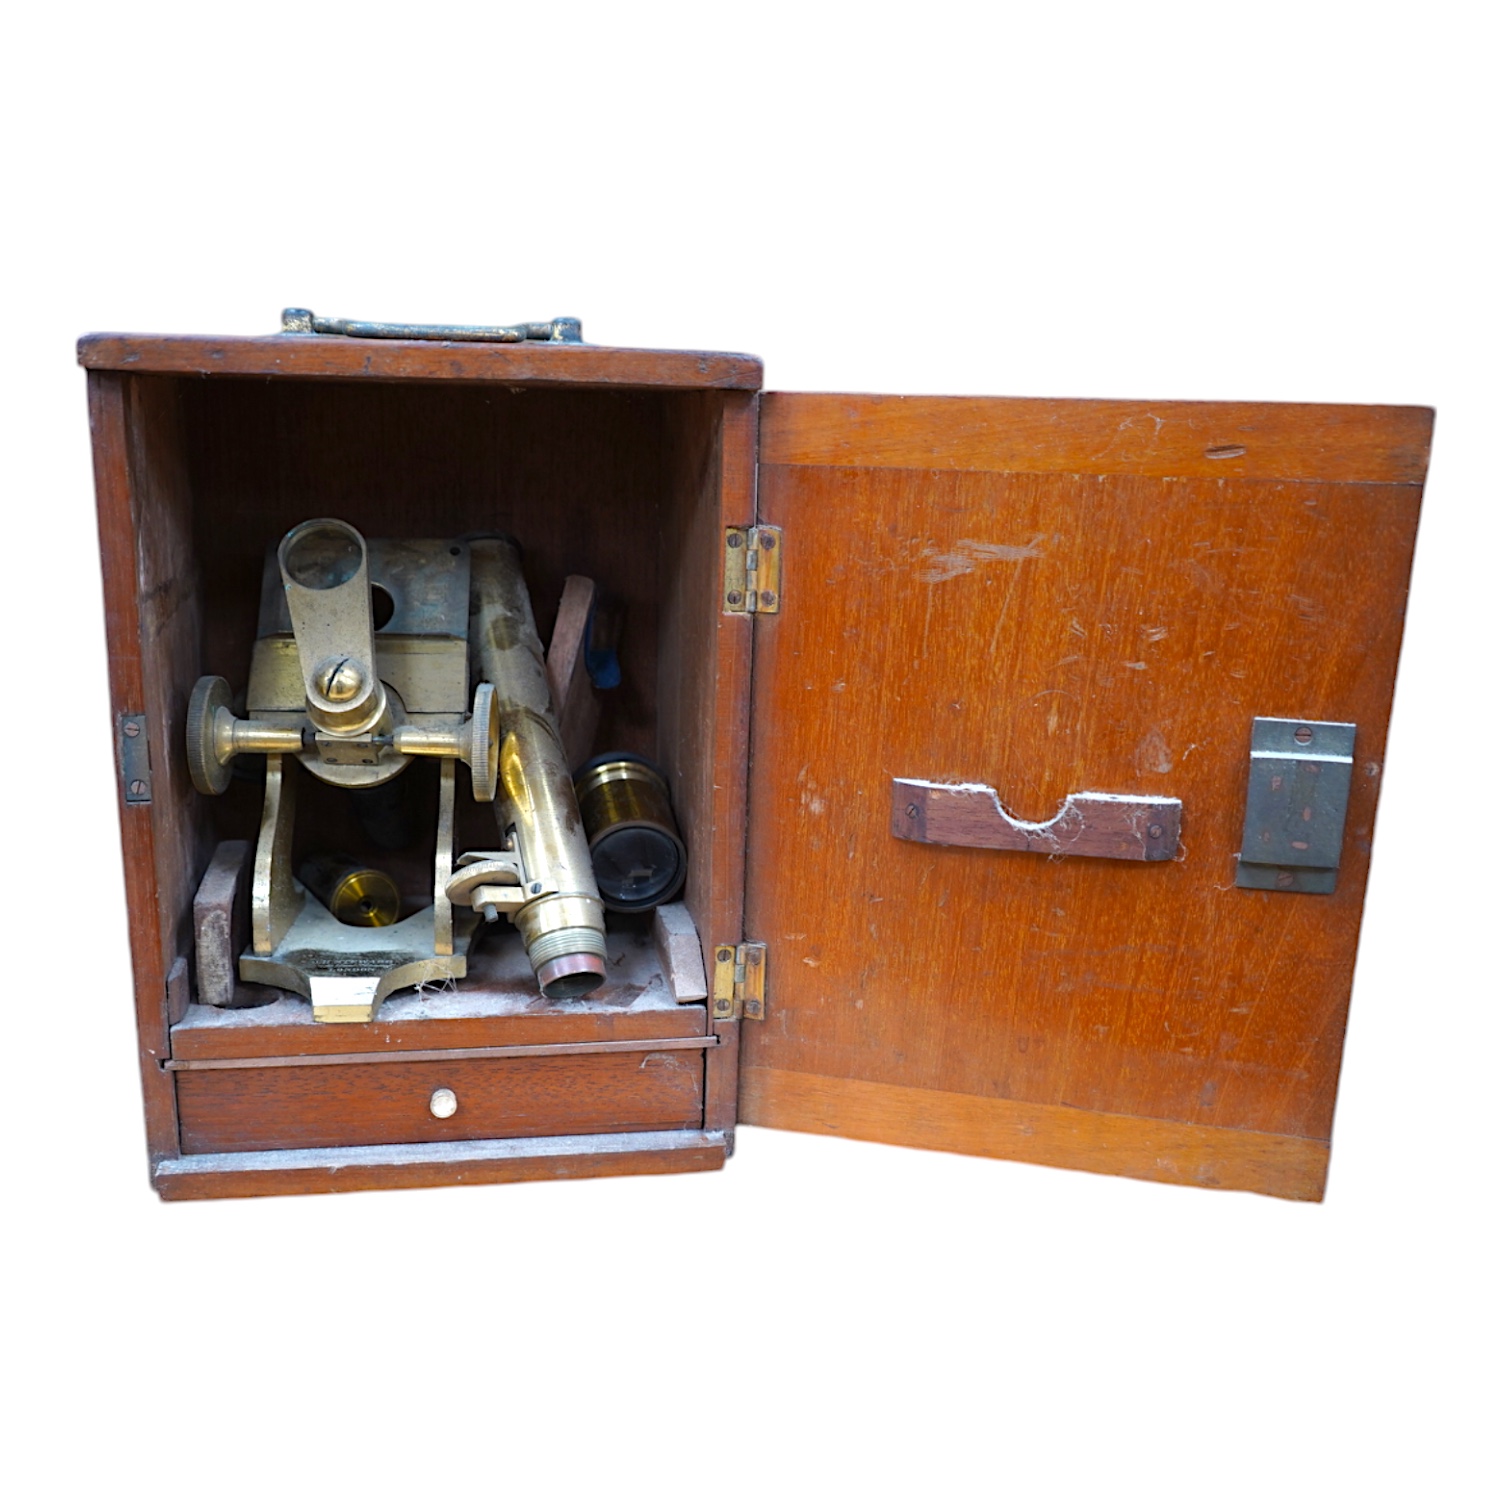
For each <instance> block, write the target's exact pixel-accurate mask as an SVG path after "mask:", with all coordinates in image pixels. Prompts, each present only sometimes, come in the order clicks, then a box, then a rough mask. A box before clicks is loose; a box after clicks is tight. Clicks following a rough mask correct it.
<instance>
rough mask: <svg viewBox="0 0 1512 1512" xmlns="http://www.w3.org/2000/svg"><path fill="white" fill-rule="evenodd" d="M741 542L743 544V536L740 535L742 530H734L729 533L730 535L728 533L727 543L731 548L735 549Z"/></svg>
mask: <svg viewBox="0 0 1512 1512" xmlns="http://www.w3.org/2000/svg"><path fill="white" fill-rule="evenodd" d="M741 544H742V541H741V536H740V532H739V531H736V530H732V531H731V532H730V533H729V535H727V536H726V537H725V545H726V546H728V547H730V549H731V550H732V551H733V550H734V548H735V547H737V546H739V545H741Z"/></svg>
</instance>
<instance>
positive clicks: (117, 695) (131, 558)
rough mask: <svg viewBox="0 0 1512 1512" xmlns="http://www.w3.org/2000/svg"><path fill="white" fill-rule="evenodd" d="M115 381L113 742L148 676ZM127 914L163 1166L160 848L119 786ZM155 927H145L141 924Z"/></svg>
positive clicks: (94, 395) (94, 402)
mask: <svg viewBox="0 0 1512 1512" xmlns="http://www.w3.org/2000/svg"><path fill="white" fill-rule="evenodd" d="M130 384H131V380H129V379H127V378H125V377H123V376H121V375H119V374H116V373H91V374H90V375H89V423H90V432H91V437H92V441H93V451H94V475H95V499H96V506H97V510H98V519H99V532H100V567H101V574H102V577H103V580H104V598H105V631H106V643H107V655H108V665H109V674H110V713H111V739H112V743H113V744H114V742H115V740H116V731H117V730H118V728H119V726H120V721H121V719H122V717H123V716H125V715H127V714H141V713H143V712H145V710H146V707H147V697H146V687H145V679H144V675H143V657H142V636H141V616H140V604H139V599H138V593H137V554H136V543H137V532H138V517H137V515H138V501H137V499H136V498H135V495H134V490H133V486H132V482H133V480H132V465H131V452H132V442H131V437H130V434H129V400H128V390H129V388H130ZM117 802H118V804H119V813H120V825H121V847H122V854H123V858H124V867H125V881H126V913H127V919H128V921H129V922H130V923H131V924H132V925H133V926H135V927H132V928H131V931H130V933H131V966H132V980H133V991H134V996H135V998H136V1019H137V1047H138V1062H139V1066H140V1070H141V1076H142V1101H143V1106H144V1111H145V1115H146V1124H147V1146H148V1151H149V1154H150V1156H151V1158H152V1160H153V1161H154V1162H156V1161H159V1160H162V1159H164V1158H167V1157H171V1156H176V1155H177V1154H178V1114H177V1110H176V1107H175V1102H174V1091H173V1075H172V1073H171V1072H169V1071H166V1070H164V1069H163V1066H162V1064H161V1062H162V1061H165V1060H167V1058H168V1056H169V1053H170V1051H169V1044H168V1017H167V1011H166V987H165V979H166V975H167V969H166V968H167V964H168V963H167V961H165V959H164V938H163V930H162V928H161V919H162V915H161V912H160V910H159V905H158V865H157V844H156V835H155V833H154V825H153V819H154V814H153V808H154V805H153V804H151V803H128V802H127V801H126V796H125V793H124V792H123V791H122V789H121V787H120V784H119V782H118V783H117ZM147 920H150V921H152V923H151V925H150V926H149V927H146V928H144V927H142V922H141V921H147Z"/></svg>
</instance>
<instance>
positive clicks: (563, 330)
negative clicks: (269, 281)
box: [283, 310, 583, 344]
mask: <svg viewBox="0 0 1512 1512" xmlns="http://www.w3.org/2000/svg"><path fill="white" fill-rule="evenodd" d="M283 332H284V334H285V335H288V336H355V337H358V338H360V339H361V340H363V341H494V342H502V343H505V344H508V343H511V342H517V341H547V342H557V343H567V342H576V343H581V342H582V339H583V322H582V321H581V320H574V319H573V318H572V316H570V315H563V316H560V317H558V318H557V319H556V320H530V321H526V322H525V323H524V324H523V325H507V326H458V325H399V324H396V323H394V322H392V321H383V320H345V319H343V318H341V317H340V316H334V315H314V314H312V313H311V312H310V311H309V310H285V311H284V312H283Z"/></svg>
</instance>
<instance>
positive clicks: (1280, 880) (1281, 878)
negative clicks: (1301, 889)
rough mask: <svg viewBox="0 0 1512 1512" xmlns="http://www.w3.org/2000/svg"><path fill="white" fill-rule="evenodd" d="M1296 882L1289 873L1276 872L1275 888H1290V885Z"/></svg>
mask: <svg viewBox="0 0 1512 1512" xmlns="http://www.w3.org/2000/svg"><path fill="white" fill-rule="evenodd" d="M1296 880H1297V879H1296V878H1295V877H1294V876H1293V875H1292V874H1291V873H1290V872H1277V873H1276V886H1277V887H1290V886H1291V885H1292V883H1293V882H1295V881H1296Z"/></svg>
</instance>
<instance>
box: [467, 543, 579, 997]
mask: <svg viewBox="0 0 1512 1512" xmlns="http://www.w3.org/2000/svg"><path fill="white" fill-rule="evenodd" d="M468 634H469V638H470V639H471V642H472V653H473V661H474V667H475V670H476V672H477V675H478V676H479V677H480V678H481V679H482V680H483V681H484V682H490V683H492V684H493V685H494V689H495V690H496V696H497V699H498V709H499V785H498V789H497V791H496V793H495V796H494V813H495V814H496V815H497V816H498V821H499V831H500V835H501V836H502V837H504V838H507V837H508V835H509V833H510V832H511V831H513V832H514V836H515V845H516V848H517V851H518V854H519V859H520V864H521V867H522V868H523V870H524V872H525V876H526V879H527V885H526V891H527V892H529V891H530V890H531V888H532V887H533V886H534V884H536V883H540V884H542V886H543V890H544V892H545V896H543V897H542V898H541V900H540V901H539V902H533V901H527V902H526V903H525V904H524V906H523V907H522V908H521V909H520V910H519V912H518V913H517V914H516V915H515V920H514V922H515V927H516V928H517V929H518V930H519V931H520V935H521V937H522V938H523V939H524V942H525V949H526V951H527V952H528V953H529V956H530V964H531V966H532V967H533V968H534V969H535V973H536V980H537V981H538V982H539V983H540V987H541V991H542V993H543V994H544V995H545V996H547V997H551V998H572V997H582V996H583V994H584V993H588V992H592V991H593V989H594V988H595V987H598V986H600V985H602V983H603V980H604V970H605V966H604V958H605V951H606V946H605V943H604V905H603V903H602V901H601V900H600V898H599V890H598V884H597V883H596V882H595V880H594V876H593V862H592V860H591V859H590V857H589V855H588V837H587V835H586V834H584V832H583V821H582V817H581V815H580V814H579V813H578V805H577V797H576V795H575V794H574V792H573V789H572V773H571V772H570V771H569V769H568V766H567V758H566V756H565V755H564V754H563V752H562V741H561V736H560V734H559V733H558V731H557V725H556V719H555V717H554V716H553V714H552V711H551V694H550V692H549V688H548V684H547V682H546V658H545V655H544V653H543V652H542V649H541V638H540V636H539V635H538V634H537V633H536V626H535V615H534V614H533V613H532V612H531V608H530V595H529V594H528V593H527V592H526V588H525V578H524V575H523V573H522V572H521V570H520V557H519V553H518V552H517V551H516V550H515V548H514V546H513V545H512V544H511V543H510V542H508V541H506V540H502V539H499V538H497V537H490V538H485V539H482V540H474V541H473V542H472V598H471V607H470V618H469V622H468Z"/></svg>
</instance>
